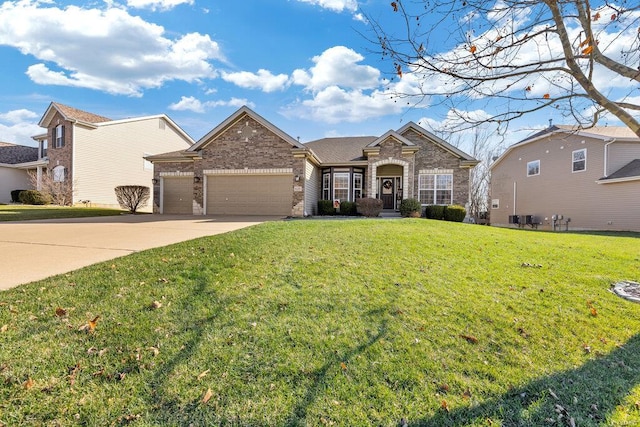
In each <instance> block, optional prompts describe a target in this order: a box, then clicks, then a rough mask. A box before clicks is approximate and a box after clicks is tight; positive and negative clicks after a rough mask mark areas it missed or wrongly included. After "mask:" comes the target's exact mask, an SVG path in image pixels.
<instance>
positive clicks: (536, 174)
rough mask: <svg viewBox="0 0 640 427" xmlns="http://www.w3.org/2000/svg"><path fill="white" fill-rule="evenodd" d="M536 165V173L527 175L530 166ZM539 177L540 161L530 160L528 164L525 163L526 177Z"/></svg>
mask: <svg viewBox="0 0 640 427" xmlns="http://www.w3.org/2000/svg"><path fill="white" fill-rule="evenodd" d="M535 163H537V164H538V167H537V172H536V173H529V172H530V171H531V165H533V164H535ZM538 175H540V160H539V159H538V160H531V161H530V162H527V177H529V176H538Z"/></svg>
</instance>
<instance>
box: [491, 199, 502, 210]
mask: <svg viewBox="0 0 640 427" xmlns="http://www.w3.org/2000/svg"><path fill="white" fill-rule="evenodd" d="M491 209H500V199H491Z"/></svg>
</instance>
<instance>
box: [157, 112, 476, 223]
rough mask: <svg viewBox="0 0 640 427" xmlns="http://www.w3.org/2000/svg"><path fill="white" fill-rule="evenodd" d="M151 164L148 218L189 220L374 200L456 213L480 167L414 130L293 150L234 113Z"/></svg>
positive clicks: (257, 120) (270, 130) (299, 211)
mask: <svg viewBox="0 0 640 427" xmlns="http://www.w3.org/2000/svg"><path fill="white" fill-rule="evenodd" d="M147 159H148V160H150V161H151V162H153V164H154V183H155V185H154V195H155V197H154V200H155V201H156V202H157V204H156V205H155V206H154V211H155V212H159V213H172V214H194V215H279V216H293V217H302V216H307V215H314V214H315V213H316V210H317V204H318V200H323V199H324V200H332V201H340V202H344V201H355V200H356V199H358V198H360V197H376V198H380V199H382V200H383V202H384V209H387V210H390V211H394V210H397V209H398V208H399V205H400V202H401V200H402V199H406V198H419V199H420V201H421V202H422V203H423V204H424V205H427V204H461V205H464V204H465V203H466V202H467V200H468V195H469V170H470V169H471V168H473V167H474V166H475V165H476V164H477V163H478V161H477V160H475V159H473V158H472V157H470V156H469V155H467V154H465V153H464V152H462V151H460V150H459V149H457V148H455V147H453V146H452V145H450V144H448V143H447V142H445V141H443V140H442V139H440V138H438V137H436V136H435V135H432V134H431V133H429V132H427V131H426V130H425V129H423V128H421V127H420V126H418V125H416V124H415V123H408V124H406V125H405V126H403V127H402V128H400V129H398V130H397V131H389V132H387V133H385V134H384V135H382V136H369V137H353V138H325V139H320V140H318V141H312V142H308V143H306V144H302V143H300V142H299V141H298V140H297V139H295V138H292V137H291V136H289V135H288V134H287V133H285V132H284V131H282V130H281V129H279V128H277V127H276V126H274V125H273V124H271V123H270V122H268V121H267V120H265V119H264V118H263V117H261V116H260V115H258V114H256V113H255V112H254V111H252V110H251V109H249V108H247V107H242V108H240V109H239V110H237V111H236V112H235V113H233V114H232V115H231V116H229V117H228V118H227V119H226V120H224V121H223V122H222V123H220V124H219V125H218V126H216V127H215V128H214V129H213V130H211V131H210V132H209V133H207V134H206V135H205V136H204V137H202V138H201V139H200V140H199V141H197V142H196V143H195V144H194V145H192V146H191V147H189V148H188V149H186V150H179V151H174V152H168V153H164V154H159V155H155V156H149V157H147Z"/></svg>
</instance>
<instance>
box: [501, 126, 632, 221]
mask: <svg viewBox="0 0 640 427" xmlns="http://www.w3.org/2000/svg"><path fill="white" fill-rule="evenodd" d="M490 169H491V186H490V199H491V224H492V225H499V226H512V227H517V226H523V225H522V224H519V225H518V224H514V222H515V221H514V217H515V216H518V217H519V219H520V220H521V221H520V222H521V223H522V222H523V221H522V219H523V218H525V217H526V216H532V218H531V219H532V222H534V223H536V225H537V226H539V227H540V228H544V229H553V228H554V218H558V217H560V216H562V219H561V220H558V219H556V221H555V226H556V229H558V228H560V229H562V230H564V229H566V228H567V227H568V228H569V229H573V230H633V231H640V197H639V195H640V139H639V138H638V137H637V136H636V135H635V134H634V133H633V132H632V131H631V130H630V129H629V128H627V127H594V128H591V129H575V128H572V127H570V126H552V127H550V128H548V129H546V130H544V131H542V132H539V133H537V134H535V135H533V136H531V137H529V138H527V139H525V140H523V141H521V142H519V143H517V144H514V145H512V146H511V147H509V148H508V149H507V150H506V151H505V152H504V153H503V154H502V155H501V156H500V157H499V158H498V159H497V160H496V161H495V162H494V163H493V164H492V165H491V168H490ZM567 219H570V221H569V222H568V224H567ZM525 226H526V225H525Z"/></svg>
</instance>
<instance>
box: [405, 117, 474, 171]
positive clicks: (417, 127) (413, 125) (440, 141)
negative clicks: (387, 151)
mask: <svg viewBox="0 0 640 427" xmlns="http://www.w3.org/2000/svg"><path fill="white" fill-rule="evenodd" d="M409 130H412V131H414V132H416V133H418V134H420V135H422V136H423V137H424V138H426V139H428V140H430V141H431V142H433V143H435V144H436V145H438V146H440V147H441V148H443V149H445V150H446V151H449V152H450V153H452V154H454V155H456V156H457V157H459V158H460V159H461V160H464V161H466V162H468V163H470V164H474V165H477V164H478V163H480V161H479V160H477V159H475V158H473V157H472V156H470V155H469V154H467V153H465V152H464V151H462V150H460V149H459V148H457V147H454V146H453V145H451V144H449V143H448V142H447V141H445V140H444V139H442V138H440V137H438V136H436V135H434V134H432V133H431V132H429V131H428V130H426V129H425V128H423V127H422V126H420V125H418V124H416V123H414V122H408V123H407V124H405V125H404V126H402V127H401V128H400V129H398V131H397V132H398V133H399V134H400V135H404V134H405V133H406V132H407V131H409Z"/></svg>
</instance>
